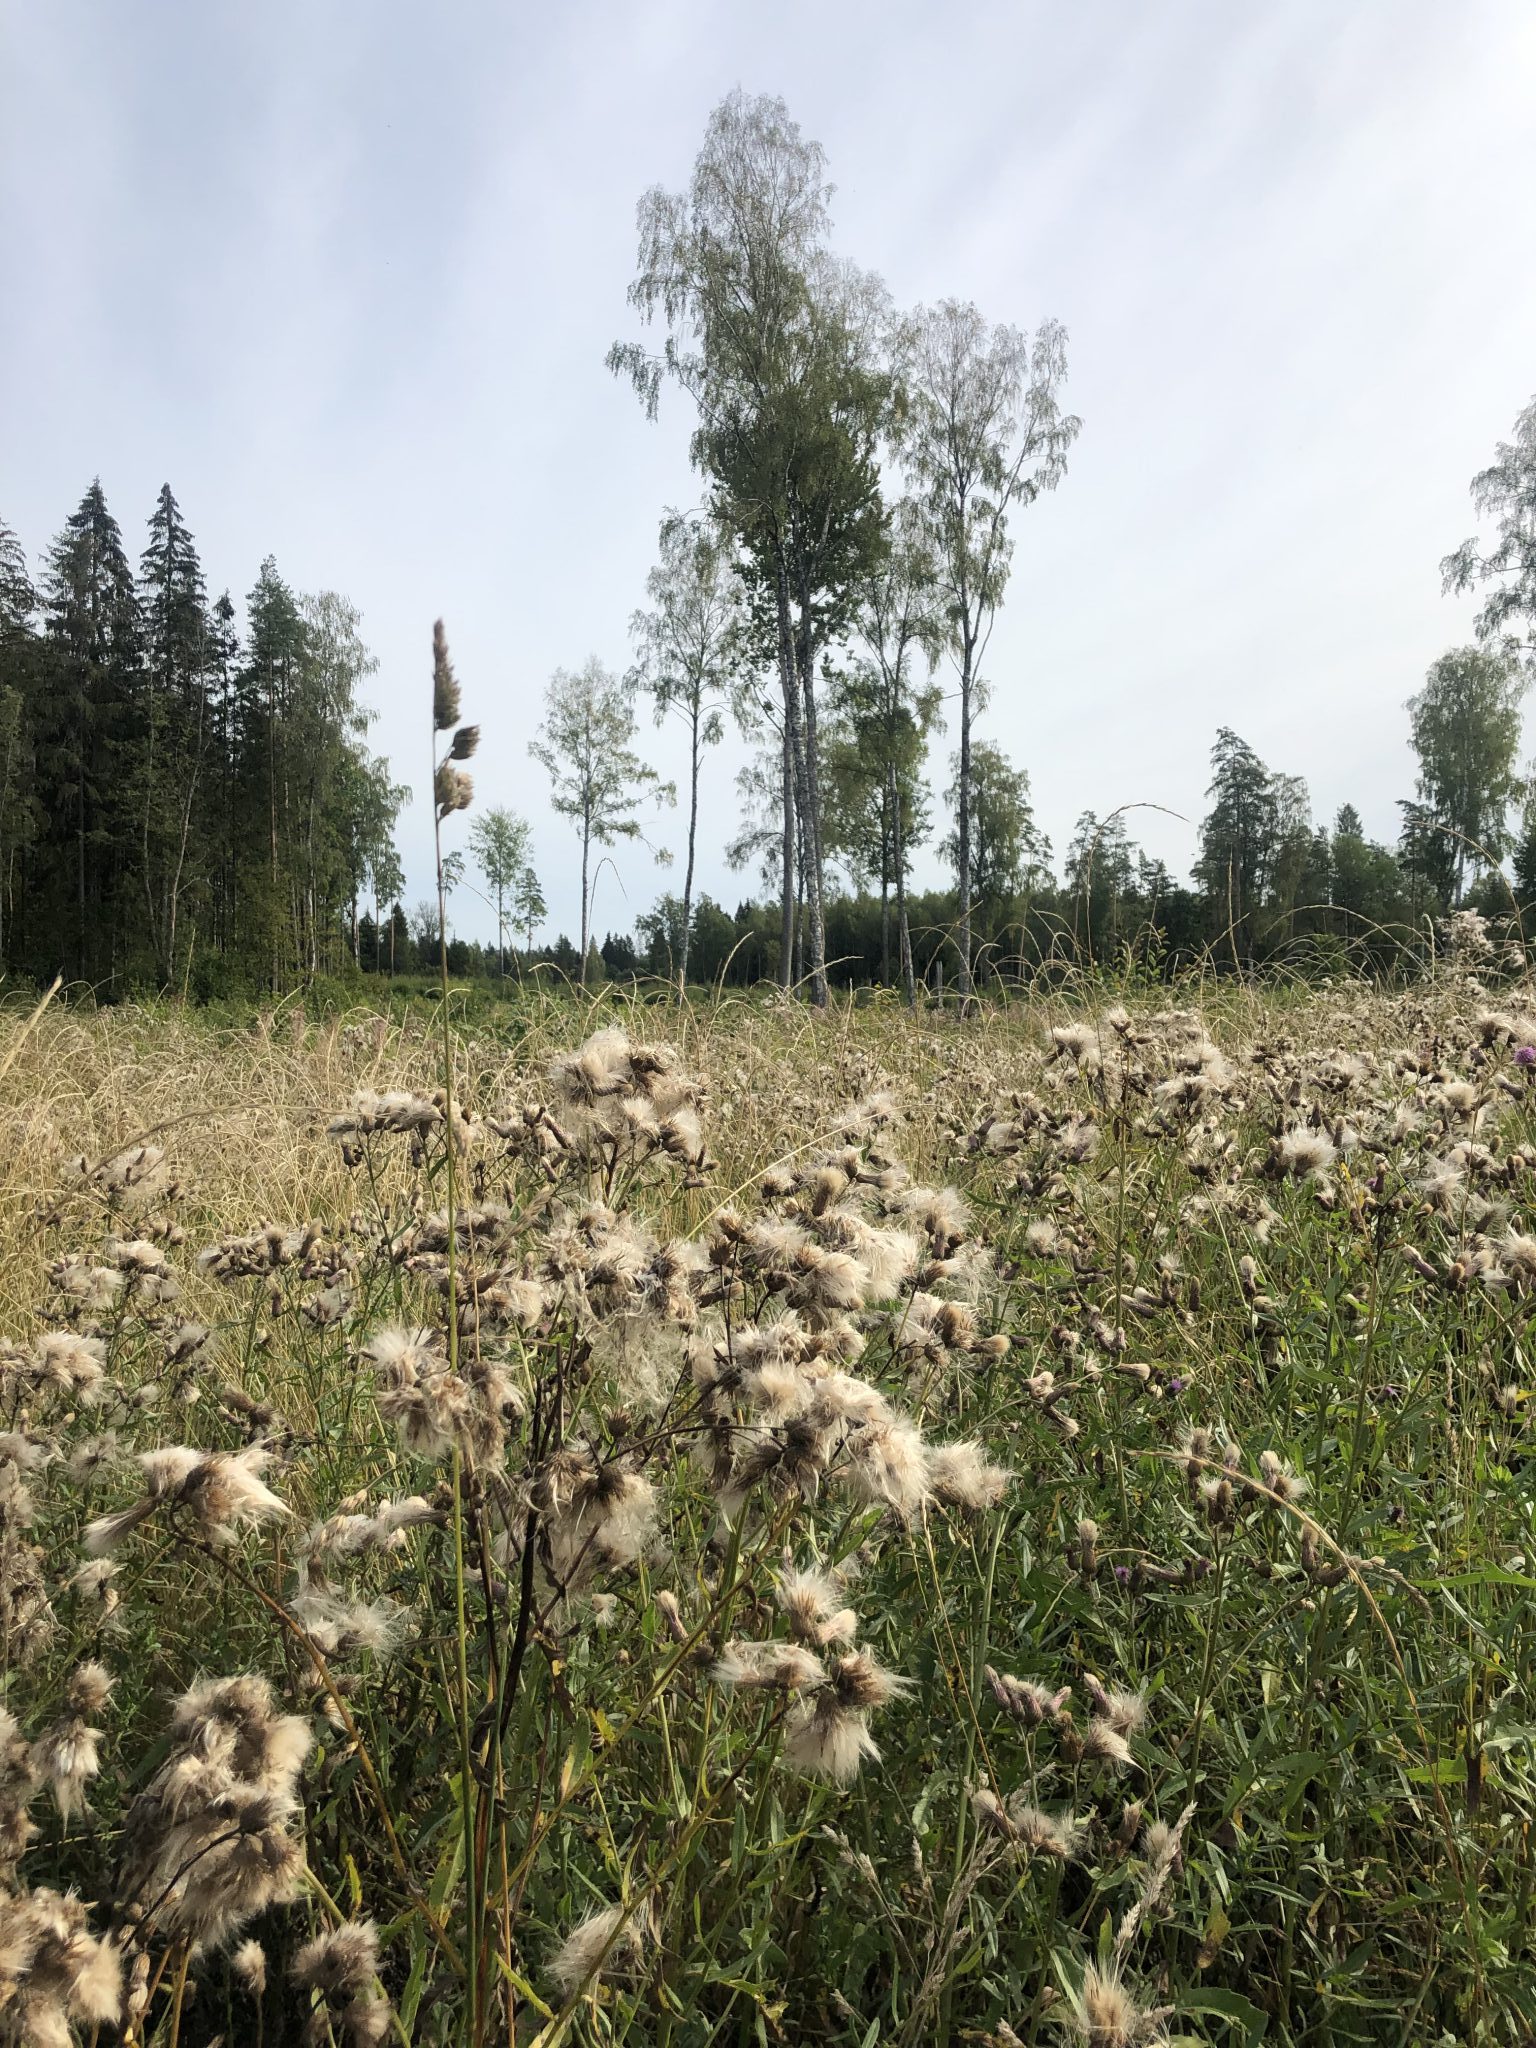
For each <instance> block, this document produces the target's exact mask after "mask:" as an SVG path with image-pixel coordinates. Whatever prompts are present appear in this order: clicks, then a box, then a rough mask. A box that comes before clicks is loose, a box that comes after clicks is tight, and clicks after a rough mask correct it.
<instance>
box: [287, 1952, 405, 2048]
mask: <svg viewBox="0 0 1536 2048" xmlns="http://www.w3.org/2000/svg"><path fill="white" fill-rule="evenodd" d="M378 1973H379V1931H378V1929H377V1927H376V1926H375V1925H374V1923H373V1922H372V1921H371V1920H348V1921H344V1922H343V1923H342V1925H341V1926H340V1927H333V1928H331V1929H330V1930H329V1931H328V1932H327V1933H325V1934H319V1935H316V1937H315V1939H314V1940H313V1941H310V1942H306V1943H305V1945H304V1947H303V1948H301V1949H300V1950H299V1952H298V1954H297V1955H296V1956H295V1957H294V1959H293V1963H292V1966H291V1968H290V1971H289V1974H290V1975H291V1976H292V1978H293V1981H294V1982H295V1983H296V1984H297V1985H298V1986H299V1987H300V1989H301V1990H305V1991H309V1992H311V1993H312V1994H314V1996H315V1997H316V1998H317V1999H318V2000H319V2007H318V2010H319V2012H320V2013H323V2014H324V2016H325V2018H326V2019H327V2020H330V2021H334V2023H335V2027H336V2028H339V2030H340V2035H341V2039H342V2040H343V2041H344V2042H346V2043H347V2044H348V2048H373V2044H374V2043H376V2042H379V2041H382V2040H383V2039H384V2037H385V2036H386V2034H387V2033H388V2032H389V2021H390V2009H389V2004H388V2001H387V2000H386V1999H385V1997H384V1995H383V1993H382V1992H381V1991H380V1989H379V1987H378V1982H377V1979H378ZM333 2038H334V2031H333Z"/></svg>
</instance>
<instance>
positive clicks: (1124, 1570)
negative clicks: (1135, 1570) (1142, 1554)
mask: <svg viewBox="0 0 1536 2048" xmlns="http://www.w3.org/2000/svg"><path fill="white" fill-rule="evenodd" d="M1115 1577H1116V1579H1117V1580H1118V1581H1119V1583H1120V1584H1121V1585H1122V1586H1128V1585H1129V1584H1130V1583H1131V1568H1130V1566H1129V1565H1128V1564H1117V1565H1116V1566H1115Z"/></svg>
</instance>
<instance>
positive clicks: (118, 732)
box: [37, 478, 141, 977]
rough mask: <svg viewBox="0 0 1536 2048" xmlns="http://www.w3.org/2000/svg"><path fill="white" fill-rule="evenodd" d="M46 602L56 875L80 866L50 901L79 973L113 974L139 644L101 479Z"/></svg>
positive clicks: (70, 526) (54, 570)
mask: <svg viewBox="0 0 1536 2048" xmlns="http://www.w3.org/2000/svg"><path fill="white" fill-rule="evenodd" d="M43 601H44V606H45V610H46V618H47V634H48V642H49V648H50V652H51V656H52V660H51V663H50V668H51V675H50V678H49V682H50V687H49V688H48V689H47V690H46V692H45V693H43V695H42V697H40V699H39V717H38V725H37V732H38V755H39V764H38V765H39V773H40V777H41V780H42V782H43V784H44V786H45V787H51V789H52V790H53V791H55V792H56V796H55V799H54V802H53V804H52V805H51V806H50V831H51V834H52V839H53V850H54V852H55V853H56V854H57V855H59V856H60V858H58V859H57V860H56V861H53V862H50V863H49V871H50V883H51V884H53V885H54V886H56V885H58V884H64V882H65V876H66V874H69V872H70V869H71V868H72V870H73V873H72V876H71V879H70V882H69V883H68V884H66V885H65V887H63V888H58V892H57V895H56V896H55V897H54V901H53V903H52V904H51V905H50V906H48V907H49V908H51V910H52V912H53V916H54V929H56V930H58V931H60V932H63V931H67V930H69V929H70V928H71V926H72V927H73V966H74V971H75V972H76V973H77V974H79V975H83V976H86V977H94V976H96V975H98V974H101V973H103V972H105V973H107V974H109V975H110V974H112V973H115V972H116V970H117V968H118V966H119V965H120V954H119V941H120V938H121V927H120V923H119V918H118V915H117V911H118V908H119V899H120V897H121V896H122V894H123V881H124V876H125V871H126V869H127V866H128V858H129V834H130V828H131V812H130V811H129V810H128V808H127V805H126V804H125V802H124V792H123V778H122V777H121V775H120V773H119V772H118V771H119V769H120V766H121V753H122V732H123V725H124V721H125V718H126V715H127V709H128V705H129V703H130V701H131V698H132V695H133V690H134V684H135V680H136V677H137V673H138V667H139V661H140V658H141V649H140V625H139V607H138V597H137V593H136V592H135V590H134V584H133V572H132V571H131V569H130V568H129V566H128V558H127V556H126V554H125V553H124V552H123V537H122V533H121V532H120V530H119V528H118V524H117V521H116V520H115V519H114V518H113V517H112V515H111V513H110V512H109V511H108V510H107V501H106V498H105V496H104V494H103V492H102V488H101V482H100V479H99V478H98V479H97V480H96V481H95V482H93V483H92V485H91V487H90V489H89V490H88V491H87V492H86V494H85V496H84V497H83V498H82V499H81V501H80V504H79V507H78V508H77V509H76V511H75V512H73V513H72V514H71V515H70V518H69V520H68V521H67V522H66V524H65V528H64V531H63V533H62V534H60V536H59V538H58V539H57V540H56V541H55V542H54V545H53V547H52V548H51V550H50V551H49V555H48V565H47V570H46V574H45V579H44V590H43ZM66 840H67V843H68V844H69V846H70V848H71V853H72V859H67V858H66V857H65V856H64V845H63V844H62V843H61V842H65V841H66ZM66 888H67V892H68V893H67V894H66V893H65V890H66ZM48 893H49V895H50V896H53V895H54V887H50V889H49V891H48ZM70 898H72V899H73V900H72V906H71V911H72V914H71V913H66V911H65V903H66V902H68V901H69V900H70Z"/></svg>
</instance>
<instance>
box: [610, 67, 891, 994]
mask: <svg viewBox="0 0 1536 2048" xmlns="http://www.w3.org/2000/svg"><path fill="white" fill-rule="evenodd" d="M824 173H825V157H824V155H823V152H822V150H821V149H820V147H819V145H817V144H816V143H812V142H807V141H806V140H805V139H804V138H803V137H802V136H801V133H800V130H799V128H798V127H797V126H796V124H795V123H794V122H793V121H792V120H791V119H790V118H789V113H788V109H787V108H786V107H785V105H784V102H783V101H782V100H779V99H770V98H757V99H752V98H748V97H747V96H746V95H745V94H743V93H741V92H739V91H738V92H735V93H732V94H731V95H730V96H729V97H728V98H727V99H725V100H723V101H722V102H721V104H720V105H719V106H718V107H717V108H716V109H715V110H714V112H713V114H712V115H711V116H710V121H709V125H708V128H707V130H706V134H705V140H704V146H703V148H702V150H701V151H700V153H699V157H698V159H697V162H696V163H695V166H694V173H693V178H692V180H691V183H690V185H689V189H688V191H687V192H686V193H667V192H665V191H662V190H661V189H660V188H655V189H653V190H652V191H650V192H648V193H647V194H646V195H645V196H644V198H643V199H642V200H641V202H640V209H639V226H640V250H639V262H638V267H637V272H636V277H635V281H634V283H633V284H632V285H631V287H630V292H629V298H630V303H631V305H633V306H634V307H635V308H636V309H637V311H639V313H640V314H641V315H642V317H643V318H644V319H645V320H646V321H647V322H649V321H651V320H654V319H655V318H656V317H657V316H658V315H660V316H661V317H662V318H663V319H664V320H665V322H666V325H667V330H668V331H667V337H666V341H665V344H664V346H663V349H662V352H661V354H660V356H653V355H650V354H648V353H647V351H646V349H645V348H644V346H643V345H642V344H640V343H621V344H617V345H616V346H615V347H614V348H613V349H611V350H610V351H609V356H608V361H609V365H610V367H611V368H613V369H614V370H615V371H617V372H619V373H621V374H624V375H627V376H628V377H630V378H631V380H632V381H633V383H634V385H635V388H636V390H637V391H638V392H639V394H640V396H641V397H642V399H643V400H644V402H645V405H646V408H647V411H648V412H649V414H650V415H651V416H652V417H654V416H655V412H656V409H657V404H658V400H659V394H660V389H661V385H662V382H663V381H664V380H665V379H667V378H672V379H675V381H677V382H678V383H679V384H680V385H681V386H682V387H683V389H684V390H685V391H687V392H688V393H689V395H690V396H691V397H692V398H693V399H694V401H695V404H696V405H697V407H698V413H699V420H698V426H697V429H696V431H695V434H694V437H693V442H692V451H691V452H692V457H693V461H694V463H695V465H696V467H698V468H699V469H700V470H702V471H703V472H704V473H705V474H706V475H707V476H708V477H710V479H711V480H712V483H713V485H714V495H715V504H716V509H717V511H718V513H719V515H720V517H721V518H722V519H723V520H724V521H725V522H726V523H727V524H728V525H729V526H730V528H731V530H732V531H733V532H735V534H736V535H737V537H738V539H739V540H740V542H741V545H742V548H743V551H744V555H745V558H746V561H747V563H748V565H749V566H750V571H751V576H752V580H753V583H754V585H755V592H756V597H757V604H756V607H755V618H756V623H757V627H758V633H759V638H760V640H761V641H762V642H763V644H765V645H766V646H768V647H771V649H772V651H773V656H774V658H775V660H776V663H777V667H778V672H779V683H780V690H781V694H782V697H783V724H782V727H781V729H780V740H781V746H782V791H783V820H782V831H783V850H782V859H781V863H780V869H781V884H782V930H783V940H782V945H781V954H782V974H783V978H784V982H785V985H786V986H788V985H789V981H790V977H791V974H792V968H791V964H790V963H791V959H792V956H793V951H794V944H793V941H794V925H795V905H796V891H795V876H796V873H797V871H798V873H799V876H800V878H801V880H802V884H803V895H804V900H805V911H806V919H807V922H808V926H809V930H808V933H807V937H808V940H809V948H810V955H811V967H810V978H811V994H812V999H813V1001H816V1002H825V1000H826V993H827V984H826V953H825V932H824V919H823V909H822V847H821V809H820V761H819V750H818V734H817V711H816V695H815V684H816V678H817V665H818V656H819V652H820V650H821V648H822V647H823V646H825V645H826V643H827V641H828V639H829V638H830V637H832V636H833V635H835V633H836V632H837V630H838V629H839V625H840V622H841V619H842V616H843V614H844V613H845V611H846V607H847V603H848V597H849V592H850V591H851V588H852V586H853V584H854V582H855V581H856V579H857V577H858V575H859V574H860V573H862V570H863V568H864V566H865V565H866V564H867V562H868V561H869V560H870V559H871V558H872V555H873V554H874V552H876V551H877V550H878V547H879V544H880V539H881V531H882V525H883V519H882V512H881V504H880V495H879V473H878V465H877V462H876V459H875V450H876V443H877V441H878V438H879V434H880V432H881V429H882V426H883V424H884V420H885V416H886V410H887V405H888V401H889V395H890V379H889V376H888V375H887V374H886V372H885V370H884V369H883V368H882V367H881V366H880V365H879V364H878V363H877V362H876V361H875V360H874V344H875V339H876V336H877V334H878V332H879V329H880V326H881V324H882V317H881V316H882V309H883V301H884V294H883V289H882V288H881V287H879V285H878V283H877V282H876V281H875V280H872V279H868V278H865V277H863V276H862V275H861V274H860V273H858V272H856V271H854V270H852V269H851V268H849V267H848V266H846V265H841V264H838V263H836V262H834V261H833V259H832V258H831V257H830V255H829V254H828V252H827V249H826V246H825V243H826V233H827V225H828V214H827V201H828V197H829V191H830V188H829V187H828V186H827V185H826V184H825V182H824Z"/></svg>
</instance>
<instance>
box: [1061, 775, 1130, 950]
mask: <svg viewBox="0 0 1536 2048" xmlns="http://www.w3.org/2000/svg"><path fill="white" fill-rule="evenodd" d="M1137 857H1138V849H1137V847H1136V845H1135V843H1134V841H1133V840H1132V839H1131V836H1130V833H1129V832H1128V831H1127V829H1126V823H1125V819H1124V817H1123V816H1122V814H1121V813H1120V812H1118V811H1114V812H1111V814H1110V815H1109V816H1108V817H1107V818H1103V819H1101V818H1100V817H1099V816H1098V814H1097V813H1096V812H1094V811H1084V812H1083V814H1082V816H1081V817H1080V818H1079V819H1078V821H1077V824H1076V826H1075V828H1074V830H1073V834H1072V844H1071V845H1070V846H1069V847H1068V849H1067V857H1066V870H1065V876H1064V879H1065V882H1066V886H1067V888H1068V889H1069V890H1070V891H1071V893H1072V907H1071V917H1072V930H1073V934H1074V936H1075V937H1076V938H1077V939H1079V940H1080V941H1081V944H1082V946H1083V948H1084V951H1085V952H1086V954H1087V956H1088V958H1089V959H1090V960H1102V959H1106V958H1108V957H1110V956H1111V955H1112V954H1113V953H1114V951H1115V949H1116V948H1117V947H1118V946H1119V945H1120V944H1121V943H1122V942H1123V940H1124V939H1125V937H1126V931H1125V916H1124V910H1125V905H1126V903H1127V902H1128V900H1129V899H1130V898H1131V897H1132V896H1133V895H1135V893H1136V888H1137V872H1138V871H1137V865H1136V863H1137Z"/></svg>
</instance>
